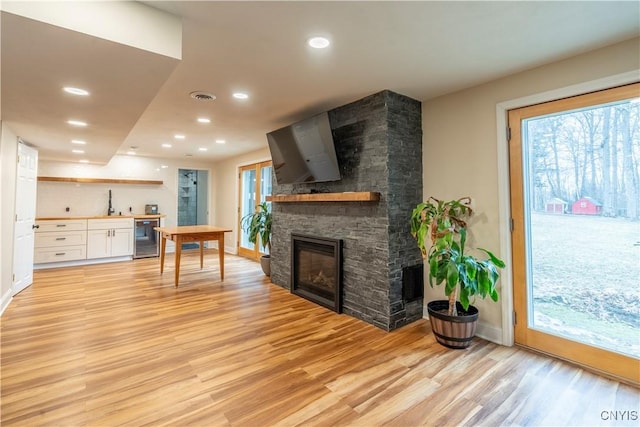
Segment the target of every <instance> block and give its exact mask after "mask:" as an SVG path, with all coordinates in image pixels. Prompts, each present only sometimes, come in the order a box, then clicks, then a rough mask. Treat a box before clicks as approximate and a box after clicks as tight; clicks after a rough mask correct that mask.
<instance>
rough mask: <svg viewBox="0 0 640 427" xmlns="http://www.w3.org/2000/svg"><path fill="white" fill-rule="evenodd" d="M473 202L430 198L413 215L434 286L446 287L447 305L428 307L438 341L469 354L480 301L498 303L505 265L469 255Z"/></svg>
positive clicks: (414, 232) (489, 254)
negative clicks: (498, 285) (501, 270)
mask: <svg viewBox="0 0 640 427" xmlns="http://www.w3.org/2000/svg"><path fill="white" fill-rule="evenodd" d="M470 204H471V198H470V197H463V198H461V199H457V200H450V201H442V200H438V199H436V198H434V197H429V199H427V201H426V202H423V203H420V204H418V205H417V206H416V207H415V209H414V210H413V213H412V215H411V234H412V235H413V237H414V238H415V239H416V241H417V244H418V248H420V251H421V252H422V257H423V259H426V260H427V263H428V268H429V284H430V285H431V287H433V286H435V285H444V292H445V295H446V296H447V297H448V300H438V301H431V302H430V303H428V305H427V309H428V312H429V319H430V321H431V329H432V330H433V333H434V335H435V336H436V340H437V341H438V342H439V343H440V344H442V345H444V346H446V347H450V348H467V347H468V346H469V344H471V340H472V339H473V336H474V335H475V330H476V325H477V321H478V309H477V308H476V307H474V306H473V305H471V302H472V300H473V299H474V298H475V297H476V296H480V297H481V298H486V297H487V296H489V297H491V299H492V300H493V301H497V300H498V291H497V290H496V282H497V280H498V278H499V276H500V275H499V272H498V269H499V268H504V266H505V264H504V261H502V260H501V259H499V258H498V257H496V256H495V255H494V254H493V253H492V252H490V251H488V250H486V249H482V248H478V250H479V251H481V252H484V254H485V255H487V257H486V258H484V259H480V258H476V257H475V256H473V255H470V254H469V253H467V248H466V247H465V245H466V242H467V222H466V219H467V218H469V217H470V216H471V215H472V214H473V210H472V209H471V206H470Z"/></svg>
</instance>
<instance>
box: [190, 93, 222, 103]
mask: <svg viewBox="0 0 640 427" xmlns="http://www.w3.org/2000/svg"><path fill="white" fill-rule="evenodd" d="M189 96H191V98H193V99H197V100H198V101H213V100H214V99H216V96H215V95H214V94H211V93H208V92H202V91H195V92H191V93H190V94H189Z"/></svg>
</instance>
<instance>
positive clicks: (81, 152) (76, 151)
mask: <svg viewBox="0 0 640 427" xmlns="http://www.w3.org/2000/svg"><path fill="white" fill-rule="evenodd" d="M71 152H72V153H76V154H84V150H71Z"/></svg>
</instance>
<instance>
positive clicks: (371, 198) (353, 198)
mask: <svg viewBox="0 0 640 427" xmlns="http://www.w3.org/2000/svg"><path fill="white" fill-rule="evenodd" d="M379 200H380V193H377V192H373V191H360V192H346V193H313V194H274V195H272V196H267V201H268V202H274V203H281V202H377V201H379Z"/></svg>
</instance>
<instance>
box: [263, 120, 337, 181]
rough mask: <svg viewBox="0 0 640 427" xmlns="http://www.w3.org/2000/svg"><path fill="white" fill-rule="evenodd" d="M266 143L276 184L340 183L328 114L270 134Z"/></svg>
mask: <svg viewBox="0 0 640 427" xmlns="http://www.w3.org/2000/svg"><path fill="white" fill-rule="evenodd" d="M267 141H268V143H269V151H271V160H272V161H273V170H274V171H275V174H276V181H277V182H278V184H297V183H311V182H325V181H337V180H339V179H340V167H339V165H338V158H337V157H336V149H335V145H334V143H333V133H332V131H331V125H330V123H329V113H327V112H324V113H322V114H318V115H316V116H313V117H310V118H308V119H305V120H302V121H299V122H296V123H294V124H292V125H290V126H286V127H283V128H281V129H278V130H274V131H273V132H269V133H268V134H267Z"/></svg>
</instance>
